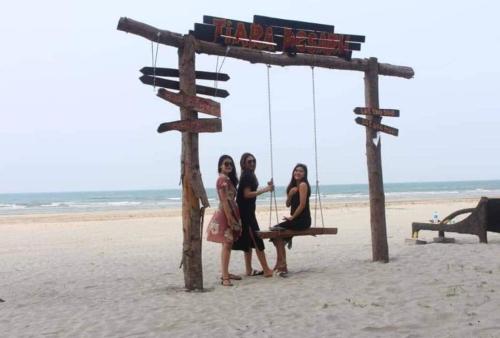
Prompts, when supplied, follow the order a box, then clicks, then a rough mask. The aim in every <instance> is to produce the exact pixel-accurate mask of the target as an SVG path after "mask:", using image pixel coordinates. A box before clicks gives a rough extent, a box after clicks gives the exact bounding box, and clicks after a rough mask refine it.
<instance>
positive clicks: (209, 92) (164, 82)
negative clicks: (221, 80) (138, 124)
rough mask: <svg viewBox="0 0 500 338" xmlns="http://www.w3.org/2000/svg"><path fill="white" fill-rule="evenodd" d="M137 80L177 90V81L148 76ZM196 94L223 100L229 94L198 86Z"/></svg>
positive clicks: (222, 90) (225, 91) (223, 90)
mask: <svg viewBox="0 0 500 338" xmlns="http://www.w3.org/2000/svg"><path fill="white" fill-rule="evenodd" d="M139 80H141V82H142V83H144V84H147V85H150V86H157V87H163V88H168V89H177V90H179V81H172V80H167V79H164V78H161V77H156V78H155V77H153V76H149V75H143V76H141V77H140V78H139ZM196 94H201V95H209V96H216V97H223V98H224V97H227V96H229V92H228V91H227V90H225V89H215V88H212V87H206V86H199V85H196Z"/></svg>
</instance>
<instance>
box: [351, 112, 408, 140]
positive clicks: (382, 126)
mask: <svg viewBox="0 0 500 338" xmlns="http://www.w3.org/2000/svg"><path fill="white" fill-rule="evenodd" d="M355 121H356V123H357V124H360V125H362V126H365V127H368V128H371V129H375V130H378V131H381V132H383V133H386V134H390V135H393V136H398V133H399V130H397V129H396V128H393V127H389V126H387V125H385V124H382V123H378V122H374V121H370V120H367V119H364V118H362V117H356V119H355Z"/></svg>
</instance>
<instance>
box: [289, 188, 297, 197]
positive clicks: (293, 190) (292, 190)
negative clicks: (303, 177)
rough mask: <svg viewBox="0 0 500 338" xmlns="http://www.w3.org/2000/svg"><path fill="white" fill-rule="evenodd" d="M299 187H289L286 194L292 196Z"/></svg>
mask: <svg viewBox="0 0 500 338" xmlns="http://www.w3.org/2000/svg"><path fill="white" fill-rule="evenodd" d="M298 190H299V189H298V188H297V187H293V188H292V189H290V191H289V192H288V195H289V196H290V197H291V196H293V195H294V194H296V193H297V191H298Z"/></svg>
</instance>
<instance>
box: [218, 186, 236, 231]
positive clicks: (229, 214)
mask: <svg viewBox="0 0 500 338" xmlns="http://www.w3.org/2000/svg"><path fill="white" fill-rule="evenodd" d="M219 199H220V203H221V206H222V210H223V211H224V215H226V219H227V223H228V225H229V226H231V227H232V225H233V224H235V223H237V222H238V220H236V219H235V217H234V215H235V213H234V212H233V208H232V206H231V204H230V203H229V199H228V182H224V183H223V184H222V186H221V187H220V189H219Z"/></svg>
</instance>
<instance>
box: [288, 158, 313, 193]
mask: <svg viewBox="0 0 500 338" xmlns="http://www.w3.org/2000/svg"><path fill="white" fill-rule="evenodd" d="M297 168H302V169H304V178H303V179H302V182H305V183H306V184H307V197H309V196H311V185H310V184H309V181H308V180H307V166H306V165H305V164H302V163H297V164H296V165H295V167H293V170H292V179H291V180H290V183H289V184H288V187H287V188H286V193H287V194H288V193H289V192H290V190H291V189H292V188H293V187H297V186H298V185H299V183H300V182H297V181H296V180H295V178H294V177H293V173H294V172H295V169H297Z"/></svg>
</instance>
